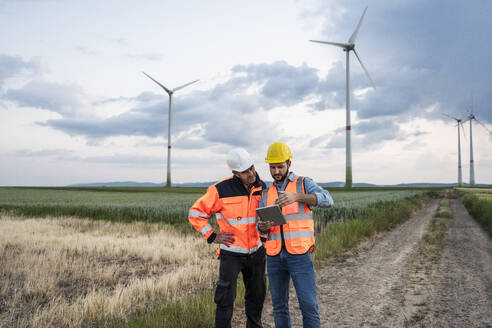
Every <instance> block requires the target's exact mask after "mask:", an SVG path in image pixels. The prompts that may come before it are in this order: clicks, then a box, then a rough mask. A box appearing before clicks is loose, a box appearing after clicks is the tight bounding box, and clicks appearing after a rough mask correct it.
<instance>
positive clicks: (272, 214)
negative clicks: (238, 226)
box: [256, 205, 287, 225]
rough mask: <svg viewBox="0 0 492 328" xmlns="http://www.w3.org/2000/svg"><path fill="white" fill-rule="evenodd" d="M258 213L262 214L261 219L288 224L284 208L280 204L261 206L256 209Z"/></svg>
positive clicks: (278, 223)
mask: <svg viewBox="0 0 492 328" xmlns="http://www.w3.org/2000/svg"><path fill="white" fill-rule="evenodd" d="M256 213H257V214H258V215H259V216H260V220H261V221H273V222H274V223H275V225H282V224H286V223H287V221H285V218H284V215H283V214H282V210H281V209H280V206H278V205H271V206H266V207H260V208H257V209H256Z"/></svg>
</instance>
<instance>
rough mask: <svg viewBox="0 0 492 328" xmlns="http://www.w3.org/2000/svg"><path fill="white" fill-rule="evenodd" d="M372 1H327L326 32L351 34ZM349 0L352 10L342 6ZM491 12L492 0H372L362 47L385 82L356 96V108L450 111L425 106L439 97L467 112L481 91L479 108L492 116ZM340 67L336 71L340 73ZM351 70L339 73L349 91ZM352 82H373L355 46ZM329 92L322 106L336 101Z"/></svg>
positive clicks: (364, 114) (452, 109) (328, 35)
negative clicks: (347, 80)
mask: <svg viewBox="0 0 492 328" xmlns="http://www.w3.org/2000/svg"><path fill="white" fill-rule="evenodd" d="M365 5H366V4H365V3H362V2H361V1H356V2H350V3H348V2H346V1H340V0H336V1H334V2H331V3H330V5H329V6H328V7H325V6H324V5H320V12H318V13H317V16H316V19H317V20H319V19H322V17H323V16H325V15H326V17H330V19H326V21H325V24H324V32H323V34H324V35H325V36H320V38H322V39H326V40H327V41H335V42H337V41H338V42H346V41H347V39H348V38H349V37H350V35H351V34H352V32H353V31H354V29H355V26H356V24H357V22H358V20H359V18H360V15H361V14H362V11H363V9H364V7H365ZM346 6H349V7H348V8H346V10H345V11H342V10H340V9H341V8H344V7H346ZM334 8H336V9H338V10H334ZM334 12H335V13H336V14H334ZM340 13H343V14H340ZM436 13H438V14H436ZM490 13H492V2H490V1H476V2H460V1H453V2H449V1H444V0H439V1H409V0H408V1H405V0H404V1H394V2H391V3H388V2H387V1H383V0H375V1H372V2H371V3H370V5H369V9H368V11H367V14H366V16H365V18H364V22H363V24H362V26H361V29H360V31H359V35H358V38H357V42H356V48H357V50H358V53H359V55H360V56H361V59H362V60H363V62H364V64H365V65H366V67H367V68H368V70H369V72H370V74H371V76H372V77H373V79H374V81H375V83H376V86H377V90H376V91H374V92H370V93H368V95H367V97H366V98H364V99H363V100H361V101H358V100H357V99H354V97H352V101H353V102H352V108H353V110H354V111H357V114H358V115H359V117H361V118H369V117H374V116H386V115H394V116H402V117H401V118H400V120H401V121H403V120H408V119H409V118H410V117H413V116H415V115H418V116H426V117H429V118H432V119H442V115H441V116H438V115H436V114H435V113H430V114H429V113H425V112H424V111H422V109H424V108H426V107H427V106H429V105H431V104H435V103H438V104H439V105H440V110H442V111H446V112H449V113H451V114H454V115H457V116H460V115H462V114H463V112H464V111H465V108H467V107H469V105H470V103H471V96H470V95H471V94H472V93H473V95H474V97H475V101H476V105H477V106H476V108H477V116H480V117H482V118H483V119H484V120H485V121H487V122H489V123H491V122H492V111H490V110H489V108H488V107H487V106H489V104H490V103H492V94H491V93H490V92H489V91H488V90H489V89H490V76H489V75H490V72H491V71H492V62H491V61H490V60H489V59H488V57H489V55H488V54H489V53H490V50H491V47H492V36H491V34H490V33H489V31H490V30H492V21H491V20H490ZM320 46H321V45H320ZM327 47H328V46H327ZM340 58H341V59H343V55H342V52H341V51H340ZM343 62H344V60H343ZM333 73H334V72H329V74H328V76H330V75H331V77H333ZM343 73H344V70H343V71H342V72H338V73H337V74H336V75H337V76H338V77H339V78H340V80H341V81H339V82H341V83H339V84H337V85H338V87H337V88H336V89H342V91H344V90H343V89H344V81H345V80H344V77H343V76H342V74H343ZM328 76H327V78H328ZM351 84H352V90H354V89H357V88H364V87H368V86H369V81H367V78H366V77H365V76H364V74H363V72H362V70H361V68H360V65H359V63H358V62H357V60H356V58H355V56H353V54H351ZM329 90H334V89H333V88H330V89H329ZM343 94H344V92H343ZM323 97H324V98H323V100H322V101H324V102H320V103H317V104H316V106H315V108H317V109H325V108H323V105H325V103H328V104H332V103H334V101H331V102H330V100H331V99H330V98H329V97H328V96H323ZM342 104H344V101H343V100H342Z"/></svg>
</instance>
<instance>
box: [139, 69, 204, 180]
mask: <svg viewBox="0 0 492 328" xmlns="http://www.w3.org/2000/svg"><path fill="white" fill-rule="evenodd" d="M142 73H143V74H144V75H145V76H147V77H148V78H149V79H151V80H152V81H154V82H155V83H157V85H159V86H160V87H161V88H163V89H164V91H166V92H167V94H168V95H169V119H168V122H167V123H168V124H167V180H166V187H171V118H172V107H173V94H174V93H175V92H176V91H178V90H181V89H183V88H185V87H187V86H189V85H190V84H193V83H195V82H198V81H199V80H195V81H192V82H188V83H186V84H183V85H181V86H179V87H176V88H174V89H168V88H166V87H165V86H163V85H162V84H161V83H159V82H157V81H156V80H155V79H154V78H152V77H151V76H150V75H148V74H147V73H145V72H142Z"/></svg>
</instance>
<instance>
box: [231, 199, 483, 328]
mask: <svg viewBox="0 0 492 328" xmlns="http://www.w3.org/2000/svg"><path fill="white" fill-rule="evenodd" d="M438 205H439V200H432V201H431V202H430V203H428V204H427V205H426V206H425V207H424V208H423V209H421V210H420V211H419V212H418V213H417V214H415V215H414V216H413V217H411V218H410V219H408V220H407V221H406V222H404V223H403V224H401V225H399V226H398V227H396V228H395V229H393V230H391V231H389V232H386V233H384V234H381V235H379V236H378V237H376V238H374V239H372V240H370V241H368V242H366V243H364V244H363V245H361V246H360V247H359V248H358V249H357V250H355V251H354V252H353V254H352V255H350V256H349V257H348V258H347V259H346V260H345V261H344V262H338V263H332V264H328V265H326V266H325V267H323V268H321V269H318V270H317V272H316V276H317V288H318V303H319V307H320V316H321V326H322V327H489V328H491V327H492V241H491V239H490V238H489V237H488V236H487V235H486V233H485V232H484V231H483V230H482V229H481V228H480V227H479V226H478V224H477V223H476V222H475V221H474V220H473V219H472V218H471V217H470V216H469V215H468V213H467V211H466V209H465V208H464V207H463V205H462V204H461V203H460V202H459V201H458V200H456V199H452V200H451V208H452V211H453V217H452V218H451V219H450V224H449V231H448V236H447V238H446V245H445V248H444V250H443V253H442V257H441V259H440V260H439V261H438V262H437V263H434V264H431V265H430V266H426V267H425V268H421V267H416V265H415V263H413V262H412V261H411V257H412V256H414V253H413V250H414V249H415V248H416V247H417V245H418V243H419V241H420V240H421V239H422V236H423V234H424V232H425V231H426V228H427V224H428V223H429V221H430V220H431V218H432V216H433V214H434V213H435V211H436V209H437V208H438ZM290 307H291V316H292V326H293V327H302V316H301V313H300V311H299V308H298V306H297V299H296V297H295V291H294V290H293V289H291V299H290ZM238 310H239V309H237V310H236V311H238ZM236 311H235V312H236ZM239 312H242V311H239ZM243 313H244V312H243ZM243 313H241V314H239V313H237V314H239V315H235V318H240V317H243ZM263 324H264V327H265V328H267V327H274V324H273V312H272V306H271V302H270V299H267V301H266V302H265V308H264V311H263ZM234 326H235V327H244V326H245V325H244V322H243V321H242V320H240V319H239V320H234Z"/></svg>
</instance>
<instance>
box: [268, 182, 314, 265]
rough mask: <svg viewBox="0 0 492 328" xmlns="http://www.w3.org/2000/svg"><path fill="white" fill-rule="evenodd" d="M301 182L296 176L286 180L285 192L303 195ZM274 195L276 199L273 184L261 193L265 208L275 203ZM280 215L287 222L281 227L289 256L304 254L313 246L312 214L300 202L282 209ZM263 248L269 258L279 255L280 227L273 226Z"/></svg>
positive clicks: (280, 245)
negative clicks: (292, 179) (281, 214)
mask: <svg viewBox="0 0 492 328" xmlns="http://www.w3.org/2000/svg"><path fill="white" fill-rule="evenodd" d="M303 182H304V178H303V177H299V176H296V177H295V179H294V181H290V180H288V182H287V186H286V188H285V191H288V192H291V193H304V188H303ZM269 194H270V195H269ZM275 195H277V197H278V191H277V189H276V186H275V184H272V185H271V186H270V188H269V189H268V190H264V191H263V199H264V202H265V204H266V205H267V206H270V205H273V204H274V203H275ZM282 213H283V214H284V217H285V220H286V221H287V223H286V224H284V225H282V231H283V236H284V243H285V248H286V249H287V251H288V252H289V253H290V254H304V253H306V252H307V251H308V250H309V249H310V248H311V247H312V246H313V245H314V221H313V213H312V212H311V210H310V209H309V207H308V206H307V205H306V204H304V203H300V202H297V203H292V204H290V205H288V206H285V207H283V208H282ZM265 248H266V251H267V254H268V255H270V256H275V255H277V254H278V253H280V251H281V249H282V234H281V230H280V226H275V227H273V228H272V229H271V230H270V233H269V235H268V238H267V242H266V243H265Z"/></svg>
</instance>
